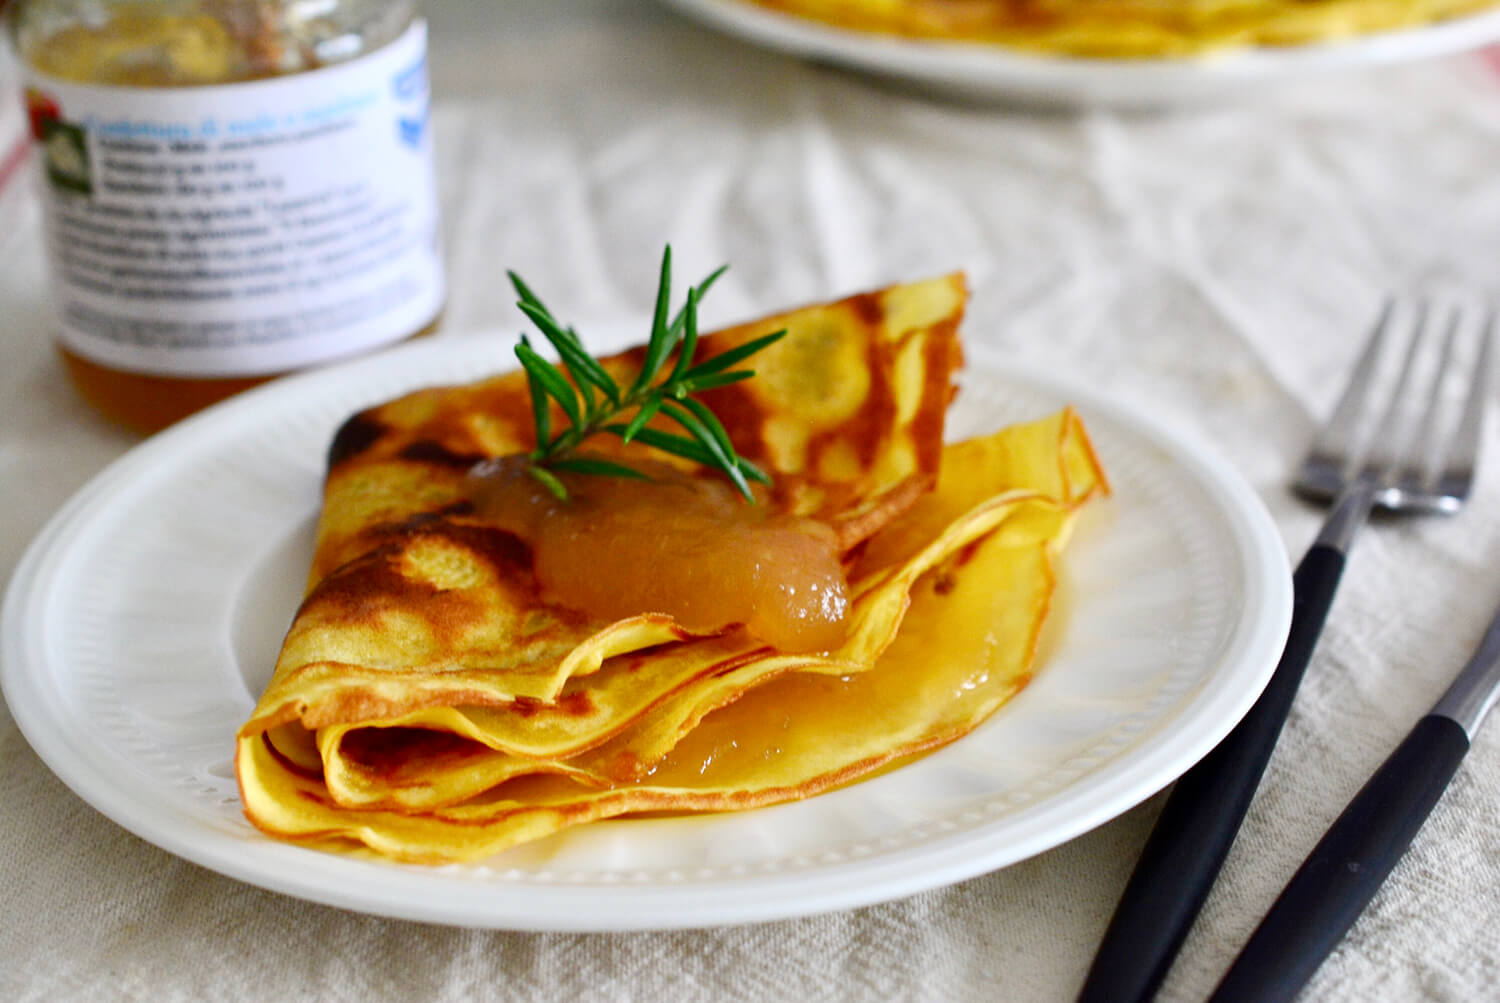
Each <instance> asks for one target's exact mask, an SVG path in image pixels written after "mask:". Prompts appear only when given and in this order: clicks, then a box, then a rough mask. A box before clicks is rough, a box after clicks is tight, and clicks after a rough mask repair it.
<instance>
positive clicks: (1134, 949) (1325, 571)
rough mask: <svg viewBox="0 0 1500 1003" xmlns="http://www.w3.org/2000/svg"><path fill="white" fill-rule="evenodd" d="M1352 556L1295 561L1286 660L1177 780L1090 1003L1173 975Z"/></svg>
mask: <svg viewBox="0 0 1500 1003" xmlns="http://www.w3.org/2000/svg"><path fill="white" fill-rule="evenodd" d="M1344 559H1345V558H1344V553H1343V551H1342V550H1340V549H1338V548H1337V547H1334V546H1330V545H1328V544H1326V543H1316V544H1314V545H1313V546H1312V547H1311V548H1310V549H1309V550H1308V552H1307V554H1306V555H1305V556H1304V557H1303V558H1302V561H1301V563H1299V564H1298V565H1297V570H1296V572H1295V573H1294V574H1293V576H1292V622H1291V628H1290V631H1289V633H1288V635H1287V642H1286V647H1285V649H1284V650H1283V651H1282V654H1281V661H1280V662H1278V663H1277V665H1276V671H1275V672H1274V673H1273V674H1272V676H1271V681H1270V683H1268V684H1267V686H1266V689H1265V691H1264V692H1263V693H1261V695H1260V697H1259V699H1257V700H1256V701H1255V704H1254V705H1253V706H1252V707H1251V708H1250V712H1249V713H1248V714H1246V715H1245V717H1244V718H1243V719H1242V720H1241V721H1240V723H1239V724H1237V725H1236V726H1235V727H1234V730H1232V731H1231V732H1230V733H1229V734H1228V735H1227V736H1225V738H1224V740H1223V741H1222V742H1220V743H1219V744H1218V745H1217V746H1216V747H1215V748H1214V750H1213V751H1212V752H1210V753H1209V754H1208V755H1207V756H1205V757H1204V758H1203V759H1202V760H1201V761H1200V762H1199V763H1198V764H1197V765H1196V766H1194V767H1193V768H1192V769H1190V770H1188V772H1186V773H1184V774H1183V775H1182V777H1181V778H1179V779H1178V781H1177V783H1176V785H1175V786H1174V787H1173V789H1172V793H1171V794H1170V795H1169V796H1168V798H1167V801H1166V804H1165V805H1164V806H1163V807H1162V812H1161V815H1160V817H1159V818H1158V819H1157V820H1156V826H1155V828H1154V829H1152V831H1151V836H1150V838H1149V839H1148V840H1147V841H1146V846H1145V849H1144V850H1142V852H1141V857H1140V860H1139V861H1137V863H1136V867H1135V871H1134V873H1132V874H1131V876H1130V882H1129V884H1127V885H1126V887H1125V893H1124V894H1123V895H1122V896H1121V898H1120V904H1119V905H1118V906H1117V907H1116V908H1115V914H1114V918H1113V919H1111V920H1110V924H1109V929H1108V930H1107V931H1106V932H1105V934H1104V940H1103V942H1102V944H1101V945H1100V947H1099V952H1098V954H1096V955H1095V957H1094V963H1093V967H1092V968H1090V970H1089V974H1088V978H1087V979H1086V980H1085V982H1084V986H1083V990H1082V992H1081V993H1080V994H1079V997H1078V998H1079V1000H1080V1001H1082V1003H1121V1001H1129V1000H1141V1001H1143V1000H1148V999H1150V998H1151V996H1152V995H1154V994H1155V992H1156V990H1157V989H1158V987H1160V985H1161V983H1162V980H1163V979H1164V978H1166V975H1167V970H1168V969H1169V968H1171V965H1172V959H1173V958H1174V957H1176V955H1177V951H1178V949H1179V948H1180V947H1181V946H1182V942H1183V940H1184V939H1186V937H1187V933H1188V930H1189V929H1190V928H1191V927H1192V925H1193V920H1194V919H1196V918H1197V916H1198V911H1199V910H1200V909H1201V908H1202V907H1203V901H1204V900H1205V899H1206V898H1207V897H1208V890H1209V888H1210V887H1212V886H1213V882H1214V878H1215V876H1217V874H1218V873H1219V868H1220V867H1221V866H1222V865H1223V863H1224V858H1225V857H1226V856H1227V855H1228V854H1229V847H1230V845H1231V844H1232V843H1233V842H1234V837H1235V833H1236V832H1238V831H1239V827H1240V822H1241V821H1242V820H1243V819H1244V817H1245V811H1246V809H1248V808H1249V806H1250V800H1251V798H1252V797H1254V795H1255V788H1256V786H1257V785H1258V784H1259V783H1260V778H1261V775H1262V774H1263V773H1264V772H1265V769H1266V763H1267V762H1269V761H1270V758H1271V750H1272V748H1274V747H1275V745H1276V739H1277V738H1278V737H1279V736H1280V734H1281V726H1282V724H1283V723H1284V722H1285V721H1286V717H1287V714H1288V712H1289V711H1290V710H1291V706H1292V699H1293V697H1295V696H1296V695H1297V687H1298V685H1300V684H1301V682H1302V676H1303V673H1304V672H1305V671H1306V669H1307V663H1308V660H1309V659H1310V658H1311V657H1312V653H1313V649H1314V648H1315V647H1317V643H1318V636H1319V635H1320V634H1321V633H1322V631H1323V623H1324V621H1325V620H1327V618H1328V610H1329V607H1331V606H1332V605H1333V597H1334V593H1335V592H1336V591H1337V590H1338V584H1339V578H1340V577H1341V576H1342V574H1343V571H1344Z"/></svg>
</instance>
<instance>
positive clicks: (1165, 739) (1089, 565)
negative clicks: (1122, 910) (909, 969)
mask: <svg viewBox="0 0 1500 1003" xmlns="http://www.w3.org/2000/svg"><path fill="white" fill-rule="evenodd" d="M508 346H509V342H508V339H503V338H498V337H492V338H483V339H481V338H465V339H452V340H441V341H432V342H427V343H419V344H413V345H410V346H406V347H404V348H401V349H398V350H395V351H392V352H389V353H386V354H383V355H379V356H376V357H373V358H370V359H367V360H364V361H361V362H357V363H353V364H350V365H346V366H341V367H338V368H334V369H329V370H325V371H322V372H317V373H312V374H308V375H305V376H301V377H297V378H294V379H289V380H285V381H282V382H279V383H276V384H273V385H271V386H268V387H265V388H263V389H261V390H257V391H253V392H251V393H249V394H246V395H244V396H243V397H241V398H239V399H236V400H233V401H230V402H228V403H227V404H225V405H221V406H219V407H217V408H215V409H212V410H210V411H208V412H205V413H204V414H202V415H200V416H198V417H197V418H195V419H192V420H190V421H187V422H185V423H183V424H182V425H180V426H178V427H176V428H174V429H172V430H170V431H168V432H166V433H164V434H162V435H159V436H157V437H155V438H153V439H151V440H149V441H148V442H146V443H144V444H143V445H141V446H140V447H138V448H137V449H135V450H134V451H132V452H131V453H130V454H128V455H127V456H125V457H123V458H122V459H121V460H120V461H118V462H117V463H116V464H114V465H113V466H111V467H110V468H109V469H107V470H106V471H104V472H103V473H102V474H100V475H99V476H98V477H97V478H96V479H95V480H94V481H93V482H91V483H90V484H89V486H87V487H86V488H85V489H84V490H83V491H82V492H80V493H79V494H78V495H77V496H76V497H75V498H74V499H73V500H72V501H71V502H70V503H69V504H68V505H67V506H65V508H64V509H63V510H62V511H61V512H60V513H59V514H58V515H57V517H56V518H55V519H54V520H53V521H52V522H51V523H50V524H49V525H48V527H47V528H46V529H45V530H44V531H43V532H42V533H41V534H40V536H39V537H38V538H37V540H36V541H35V542H34V543H33V545H32V547H31V548H30V549H29V551H28V552H27V555H26V556H25V558H24V559H23V560H22V562H21V564H20V566H19V567H18V569H17V571H16V574H15V576H14V578H13V580H12V582H11V585H10V588H9V591H8V593H7V596H6V600H5V606H4V612H3V621H0V683H3V685H4V691H5V697H6V700H7V701H8V703H9V706H10V710H11V713H12V714H13V715H14V717H15V719H16V721H17V722H18V723H19V724H20V726H21V729H22V731H23V732H24V733H25V735H26V737H27V739H28V740H29V741H30V742H31V744H32V745H33V746H34V747H35V748H36V750H37V752H38V753H39V754H40V755H41V757H42V758H43V759H44V760H45V761H46V762H47V764H48V766H50V767H51V768H52V770H53V771H55V772H56V773H57V775H58V776H59V777H61V778H62V779H63V781H64V782H66V783H67V784H68V785H69V786H70V787H72V789H73V790H74V791H76V792H77V793H78V794H79V796H80V797H82V798H84V800H86V801H88V802H89V803H90V804H92V805H93V806H94V807H96V808H97V809H98V810H100V811H101V812H103V813H104V814H106V815H108V816H109V817H110V818H112V819H114V820H115V821H116V822H118V823H119V824H121V825H122V826H124V827H125V828H127V829H129V830H131V831H132V832H135V833H136V834H138V835H140V836H141V837H143V838H145V839H147V840H150V841H151V842H153V843H156V844H157V845H159V846H161V847H163V848H165V849H167V850H169V851H171V852H173V853H176V854H179V855H180V856H182V857H185V858H187V859H189V860H192V861H195V862H197V863H199V864H202V865H204V866H206V867H210V868H213V869H214V870H217V871H220V872H222V873H224V874H227V875H230V876H233V877H236V878H239V879H241V880H244V881H248V882H251V883H254V884H257V885H261V886H263V887H266V888H271V889H275V890H278V891H282V892H286V893H289V894H292V895H297V896H301V897H304V898H308V899H313V900H316V901H320V902H326V903H330V904H333V905H338V906H343V907H346V908H351V909H358V910H363V911H366V912H370V913H376V914H381V915H389V916H399V917H406V918H410V919H417V920H426V921H433V922H441V923H451V924H461V925H468V926H479V927H502V928H513V929H534V930H550V929H566V930H605V929H615V930H618V929H641V928H667V927H692V926H709V925H717V924H724V923H735V922H747V921H753V920H765V919H773V918H778V917H788V916H795V915H800V914H806V913H812V912H818V911H825V910H831V909H840V908H849V907H853V906H858V905H863V904H867V903H871V902H876V901H880V900H883V899H889V898H893V897H897V896H901V895H906V894H910V893H913V892H916V891H919V890H922V889H926V888H931V887H934V886H937V885H941V884H945V883H949V882H953V881H957V880H960V879H963V878H967V877H971V876H973V875H976V874H980V873H982V872H985V871H989V870H992V869H995V868H999V867H1003V866H1005V865H1007V864H1010V863H1013V862H1015V861H1018V860H1022V859H1024V858H1026V857H1029V856H1032V855H1033V854H1036V853H1039V852H1041V851H1043V850H1046V849H1048V848H1050V847H1053V846H1056V845H1058V844H1059V843H1061V842H1063V841H1065V840H1068V839H1070V838H1072V837H1074V836H1077V835H1079V834H1081V833H1083V832H1086V831H1087V830H1089V829H1091V828H1093V827H1095V826H1097V825H1099V824H1101V823H1103V822H1105V821H1107V820H1109V819H1111V818H1113V817H1114V816H1116V815H1118V814H1119V813H1121V812H1123V811H1125V810H1126V809H1128V808H1130V807H1132V806H1133V805H1135V804H1137V803H1139V802H1140V801H1142V800H1144V799H1145V798H1147V797H1149V796H1150V795H1151V794H1153V793H1154V792H1156V791H1157V790H1159V789H1161V788H1162V787H1164V786H1165V785H1167V784H1168V783H1170V782H1171V781H1172V780H1173V779H1174V778H1175V777H1177V776H1178V775H1179V774H1180V773H1182V771H1183V770H1185V769H1186V768H1187V767H1188V766H1190V765H1191V764H1192V763H1194V762H1195V761H1197V760H1198V759H1199V758H1200V757H1201V756H1202V755H1203V754H1204V753H1206V752H1207V751H1208V750H1209V749H1210V748H1212V746H1213V745H1214V744H1215V743H1216V742H1217V741H1218V740H1219V739H1220V738H1221V737H1222V736H1223V735H1224V734H1225V733H1226V732H1227V731H1228V730H1229V728H1230V727H1232V726H1233V724H1234V723H1235V722H1236V721H1237V720H1238V719H1239V718H1240V717H1241V716H1242V715H1243V714H1244V712H1245V711H1246V710H1247V709H1248V707H1249V705H1250V703H1251V702H1252V701H1253V700H1254V698H1255V696H1256V695H1257V694H1258V693H1259V692H1260V690H1261V688H1262V687H1263V686H1264V684H1265V682H1266V679H1267V678H1268V676H1269V674H1270V672H1271V669H1272V667H1273V665H1274V663H1275V661H1276V659H1277V657H1278V655H1279V654H1280V650H1281V645H1282V642H1283V639H1284V637H1285V632H1286V627H1287V622H1288V619H1289V616H1290V609H1291V587H1290V574H1289V571H1288V568H1287V562H1286V558H1285V554H1284V551H1283V549H1282V545H1281V542H1280V539H1279V537H1278V535H1277V532H1276V530H1275V527H1274V526H1273V525H1272V523H1271V521H1270V519H1269V517H1268V516H1267V515H1266V513H1265V510H1264V508H1263V507H1262V506H1261V504H1260V502H1259V501H1258V499H1257V498H1256V497H1255V495H1254V494H1253V493H1252V492H1251V491H1250V490H1249V489H1248V488H1247V487H1246V486H1245V485H1244V484H1243V482H1242V481H1241V480H1240V479H1239V478H1238V477H1237V476H1236V475H1235V474H1234V473H1233V471H1232V470H1230V469H1229V468H1228V467H1227V466H1226V465H1225V464H1224V463H1222V462H1221V461H1219V460H1218V459H1216V458H1215V457H1213V456H1212V455H1211V454H1209V453H1207V452H1206V451H1204V450H1203V449H1201V448H1199V447H1195V446H1193V445H1190V444H1189V443H1188V442H1187V441H1185V440H1184V439H1183V438H1181V437H1180V436H1179V435H1177V434H1175V433H1173V432H1171V431H1169V430H1167V429H1164V428H1162V427H1161V426H1159V425H1158V424H1156V423H1155V422H1154V421H1152V420H1151V419H1150V418H1149V417H1147V416H1145V415H1142V414H1139V413H1136V412H1134V411H1132V410H1130V409H1127V408H1123V407H1121V406H1119V405H1117V404H1114V403H1111V402H1110V401H1109V400H1107V399H1105V398H1103V397H1100V396H1099V395H1097V394H1095V393H1094V392H1092V391H1089V390H1087V389H1084V388H1082V387H1076V386H1070V385H1067V384H1064V383H1060V382H1056V381H1054V380H1053V379H1051V378H1049V377H1047V376H1044V375H1041V374H1036V373H1028V372H1024V371H1019V370H1012V369H983V368H980V369H974V370H972V371H970V372H968V373H967V374H965V377H964V390H963V393H962V394H961V395H960V397H959V400H958V402H957V403H956V404H955V406H954V409H953V412H952V414H951V416H950V423H949V427H950V430H951V433H952V435H953V436H954V437H963V436H968V435H973V434H978V433H981V432H987V431H991V430H993V429H995V428H997V427H999V426H1001V425H1003V424H1006V423H1008V422H1012V421H1016V420H1020V419H1024V418H1028V417H1034V416H1039V415H1041V414H1044V413H1047V412H1049V411H1051V410H1054V409H1056V408H1057V407H1059V406H1061V405H1063V404H1065V403H1072V404H1074V405H1075V406H1076V407H1078V408H1079V410H1080V411H1081V413H1082V414H1083V416H1084V418H1085V420H1086V421H1087V423H1088V425H1089V427H1090V429H1091V431H1092V433H1093V435H1094V438H1095V442H1096V444H1097V446H1098V448H1099V451H1100V453H1101V455H1102V458H1103V460H1104V463H1105V465H1106V467H1107V469H1108V471H1109V473H1110V476H1111V478H1112V480H1113V483H1114V487H1115V494H1114V496H1113V497H1112V498H1109V499H1106V500H1103V501H1099V502H1096V503H1093V504H1092V505H1091V506H1090V507H1089V509H1088V510H1087V511H1086V513H1085V515H1084V518H1083V519H1082V520H1081V524H1080V526H1079V529H1078V531H1077V533H1076V535H1075V538H1074V540H1073V542H1072V543H1071V544H1070V546H1069V549H1068V551H1067V553H1066V554H1065V558H1064V561H1063V579H1062V593H1061V596H1060V602H1059V603H1058V605H1057V609H1058V610H1059V615H1058V616H1056V617H1055V618H1054V621H1053V622H1052V623H1051V624H1050V625H1049V630H1050V632H1051V634H1050V637H1049V638H1048V639H1047V640H1046V641H1045V643H1044V650H1045V651H1046V652H1047V653H1046V657H1045V661H1044V663H1043V664H1042V665H1041V666H1040V668H1039V672H1038V675H1037V678H1036V679H1035V680H1034V681H1033V682H1032V683H1031V685H1030V686H1028V687H1027V688H1026V689H1025V690H1024V691H1022V693H1021V694H1020V695H1019V696H1018V697H1017V698H1016V699H1015V700H1013V701H1012V702H1011V703H1010V704H1008V705H1006V706H1005V707H1003V708H1002V709H1001V710H1000V712H999V713H998V714H996V715H995V717H994V718H992V719H991V720H990V721H988V722H986V723H985V724H984V725H983V726H981V727H980V728H979V729H977V730H976V731H975V732H974V733H973V734H971V735H970V736H968V737H967V738H965V739H963V740H961V741H959V742H956V743H954V744H953V745H951V746H949V747H947V748H945V749H942V750H939V751H937V752H935V753H933V754H932V755H929V756H927V757H925V758H923V759H921V760H918V761H917V762H915V763H912V764H911V765H908V766H906V767H903V768H902V769H899V770H895V771H893V772H890V773H888V774H885V775H882V776H879V777H876V778H873V779H870V780H867V781H865V782H862V783H858V784H855V785H853V786H850V787H848V788H845V789H842V790H838V791H835V792H832V793H829V794H825V795H822V796H820V797H815V798H811V799H809V800H806V801H802V802H798V803H795V804H786V805H780V806H776V807H772V808H766V809H761V810H757V811H751V812H744V813H738V814H727V815H715V816H707V817H701V818H673V819H641V820H620V821H614V822H607V823H602V824H597V825H592V826H586V827H582V828H580V829H577V830H573V831H568V832H564V833H562V834H560V835H558V836H555V837H552V838H549V839H546V840H542V841H539V842H537V843H534V844H531V845H527V846H522V847H518V848H516V849H514V850H512V851H508V852H506V853H503V854H500V855H498V856H496V857H494V858H493V859H491V860H489V861H486V862H484V863H482V864H477V865H465V866H457V865H455V866H448V867H442V868H422V867H414V866H403V865H396V864H389V863H382V862H379V861H371V860H364V859H354V858H347V857H340V856H334V855H330V854H325V853H319V852H316V851H313V850H307V849H302V848H299V847H296V846H290V845H287V844H283V843H279V842H276V841H274V840H271V839H269V838H267V837H265V836H263V835H262V834H261V833H259V832H258V831H256V830H255V829H254V828H252V827H251V826H250V825H249V824H248V823H247V822H246V821H245V819H244V817H243V815H242V814H241V811H240V805H239V798H238V792H237V789H236V786H235V781H234V775H233V770H232V766H231V755H232V752H233V739H234V734H235V731H236V730H237V729H238V727H239V725H240V724H241V723H242V722H243V721H244V720H245V719H246V718H247V717H248V716H249V714H250V711H251V708H252V707H253V706H254V703H255V700H256V697H257V696H258V694H259V692H260V690H261V688H262V687H263V686H264V685H265V683H266V681H267V679H268V678H269V675H270V668H271V665H272V663H273V662H274V660H275V656H276V652H277V649H278V647H279V644H280V640H281V636H282V633H283V632H284V630H285V628H286V626H287V624H288V623H289V621H290V618H291V616H292V613H293V611H294V609H295V607H296V605H297V603H298V600H299V598H300V595H301V593H302V587H303V580H304V576H305V574H306V568H307V564H308V561H309V559H310V555H311V546H312V541H311V527H312V524H313V520H314V518H315V516H316V513H317V509H318V505H319V500H320V485H321V479H322V471H323V458H324V453H325V451H326V449H327V445H328V442H329V439H330V437H331V435H332V433H333V431H334V429H335V428H336V427H337V426H338V425H339V423H341V422H342V421H343V420H344V418H345V417H347V416H348V415H349V414H350V413H352V412H353V411H355V410H358V409H360V408H362V407H365V406H368V405H370V404H372V403H375V402H378V401H380V400H384V399H387V398H389V397H392V396H395V395H397V394H400V393H402V392H404V391H406V390H409V389H412V388H414V387H418V386H423V385H429V384H436V383H447V382H463V381H467V380H471V379H474V378H476V376H477V375H479V374H482V373H485V372H489V371H495V370H499V369H502V368H506V367H507V366H508V365H510V362H509V361H508V358H509V347H508Z"/></svg>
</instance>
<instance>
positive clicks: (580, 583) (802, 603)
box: [469, 457, 849, 652]
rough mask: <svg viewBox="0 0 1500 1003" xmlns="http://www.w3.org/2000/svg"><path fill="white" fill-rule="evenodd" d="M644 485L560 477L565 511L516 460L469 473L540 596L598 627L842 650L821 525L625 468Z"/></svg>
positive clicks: (727, 492) (703, 483) (723, 492)
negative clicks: (657, 617) (528, 551)
mask: <svg viewBox="0 0 1500 1003" xmlns="http://www.w3.org/2000/svg"><path fill="white" fill-rule="evenodd" d="M630 466H632V467H634V468H635V469H637V470H639V471H641V472H642V473H643V474H646V475H647V476H648V477H649V478H650V479H649V480H633V479H629V478H622V477H605V476H594V475H584V474H570V473H563V474H561V475H560V479H561V480H562V481H563V483H564V485H565V486H566V487H567V489H568V494H569V497H568V499H567V500H566V501H563V500H560V499H558V498H557V497H556V496H555V495H553V494H552V493H551V492H550V491H548V490H547V489H546V488H545V487H544V486H543V485H542V484H541V483H540V482H538V481H537V480H536V479H535V478H534V477H532V476H531V475H530V474H528V473H527V472H526V468H527V460H526V458H525V457H507V458H505V459H501V460H496V461H493V462H490V463H485V464H482V465H480V466H479V467H477V468H475V470H474V471H473V472H472V473H471V475H470V477H469V488H470V491H469V495H470V497H471V498H472V500H473V502H474V506H475V511H476V514H477V515H479V516H480V517H482V518H485V519H486V520H490V521H493V522H495V523H496V524H497V525H499V526H501V527H502V528H504V529H507V530H509V531H511V532H513V533H515V534H516V535H518V536H520V537H521V538H523V539H525V540H526V541H527V542H528V543H529V544H530V545H531V548H532V561H533V566H534V568H535V573H536V578H537V582H538V584H539V585H540V587H541V590H542V595H543V596H544V597H545V598H547V599H548V600H549V601H552V602H556V603H558V604H560V605H563V606H570V607H572V608H574V609H580V610H584V611H585V612H588V613H592V614H594V615H597V616H601V617H605V618H608V619H623V618H625V617H629V616H634V615H636V614H639V613H665V614H667V615H669V616H671V617H672V618H673V619H674V620H676V621H677V622H678V623H679V624H681V625H682V626H683V627H685V628H686V629H688V630H690V631H693V632H695V633H699V632H704V633H706V632H711V631H718V630H723V629H726V628H729V627H732V626H735V625H743V626H744V628H745V629H746V630H747V631H749V632H750V633H751V634H752V635H753V636H754V637H756V638H758V639H760V640H762V641H764V642H766V643H767V644H769V645H771V646H772V647H774V648H776V649H777V650H778V651H785V652H808V651H826V650H828V649H830V648H834V647H836V646H837V645H838V644H839V643H841V642H842V641H843V640H844V633H845V625H844V621H845V617H846V616H847V615H848V611H849V584H848V582H847V581H846V580H845V577H844V571H843V567H842V565H841V563H840V561H839V553H838V547H837V541H836V539H835V537H834V533H833V531H832V530H831V529H829V527H827V526H826V525H824V524H823V523H820V522H816V521H814V520H811V519H802V518H797V517H794V516H789V515H786V514H784V513H778V512H776V511H774V510H773V509H772V508H771V507H770V506H769V505H767V504H765V503H764V502H759V503H757V504H750V503H748V502H746V501H745V500H744V499H743V498H742V497H741V496H740V495H739V494H737V493H736V492H735V490H734V488H733V487H732V486H731V485H730V484H729V483H728V482H727V481H724V480H721V479H719V478H717V477H713V476H696V477H695V476H691V475H689V474H687V473H684V472H682V471H680V470H677V469H675V468H673V467H670V466H668V465H666V464H662V463H655V462H651V461H631V463H630Z"/></svg>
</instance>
